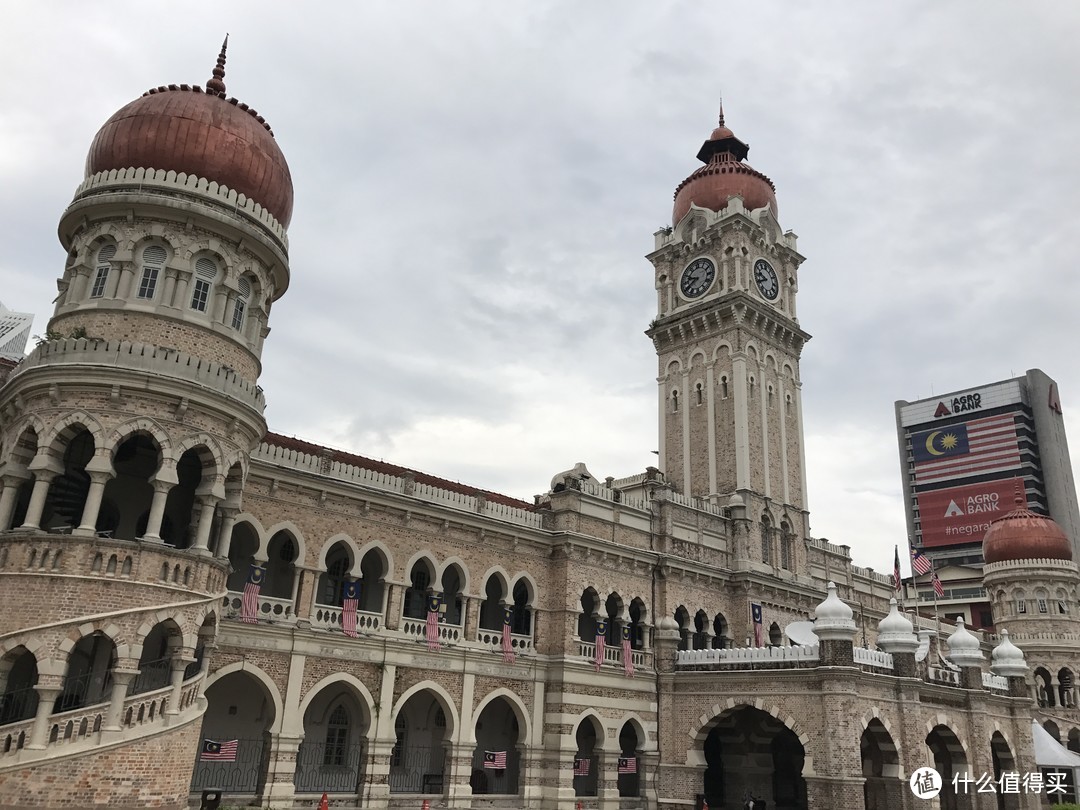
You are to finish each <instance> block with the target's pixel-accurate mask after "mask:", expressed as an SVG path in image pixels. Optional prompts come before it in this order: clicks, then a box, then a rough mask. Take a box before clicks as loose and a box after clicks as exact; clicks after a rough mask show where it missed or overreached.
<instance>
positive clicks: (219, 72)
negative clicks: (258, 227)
mask: <svg viewBox="0 0 1080 810" xmlns="http://www.w3.org/2000/svg"><path fill="white" fill-rule="evenodd" d="M228 42H229V40H228V37H226V38H225V43H224V44H223V45H222V46H221V53H220V55H219V56H218V59H217V65H216V67H215V68H214V70H213V75H212V77H211V78H210V80H209V81H208V82H207V83H206V89H205V90H203V89H202V88H201V87H199V86H198V85H194V86H188V85H186V84H181V85H175V84H170V85H168V86H163V87H157V88H154V89H152V90H149V91H147V92H146V93H143V95H142V96H141V97H140V98H137V99H135V100H134V101H132V102H131V103H130V104H128V105H127V106H125V107H122V108H121V109H120V110H118V111H117V112H116V113H115V114H114V115H113V116H112V117H111V118H110V119H109V120H108V121H106V122H105V124H104V125H103V126H102V127H101V129H100V130H99V131H98V133H97V135H96V136H95V137H94V141H93V143H92V144H91V145H90V152H89V154H87V156H86V176H87V177H90V176H92V175H94V174H96V173H98V172H101V171H106V170H109V169H127V168H144V169H164V170H165V171H175V172H177V173H180V172H184V173H186V174H188V175H194V176H196V177H201V178H206V179H207V180H210V181H213V182H216V183H218V184H219V185H223V186H227V187H229V188H230V189H232V190H234V191H236V192H237V193H238V194H244V195H246V196H247V197H249V198H250V199H252V200H254V201H255V202H257V203H259V204H260V205H261V206H262V207H263V208H265V209H266V210H267V211H269V212H270V213H271V214H273V216H274V217H275V218H276V219H277V220H278V222H280V223H281V225H282V226H283V227H288V225H289V220H290V219H291V217H292V207H293V187H292V176H291V175H290V174H289V165H288V164H287V163H286V162H285V156H284V155H283V154H282V153H281V149H280V148H279V147H278V145H277V141H275V140H274V133H273V131H272V130H271V129H270V126H269V125H268V124H267V123H266V121H264V120H263V118H262V116H261V115H259V114H258V113H256V112H255V110H253V109H251V108H250V107H248V105H246V104H244V103H242V102H240V101H238V100H237V99H235V98H228V97H226V95H225V81H224V79H225V50H226V47H227V45H228Z"/></svg>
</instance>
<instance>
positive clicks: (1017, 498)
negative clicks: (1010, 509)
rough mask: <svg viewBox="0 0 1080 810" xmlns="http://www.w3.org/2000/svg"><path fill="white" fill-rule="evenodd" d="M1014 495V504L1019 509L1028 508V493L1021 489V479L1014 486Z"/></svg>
mask: <svg viewBox="0 0 1080 810" xmlns="http://www.w3.org/2000/svg"><path fill="white" fill-rule="evenodd" d="M1013 493H1014V494H1013V503H1015V504H1016V507H1017V508H1018V509H1019V508H1020V507H1023V506H1027V493H1026V492H1024V490H1023V488H1022V487H1021V485H1020V479H1019V478H1018V479H1016V484H1015V485H1014V486H1013Z"/></svg>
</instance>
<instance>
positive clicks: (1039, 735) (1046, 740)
mask: <svg viewBox="0 0 1080 810" xmlns="http://www.w3.org/2000/svg"><path fill="white" fill-rule="evenodd" d="M1031 736H1032V738H1033V739H1034V742H1035V764H1036V765H1038V766H1039V767H1040V768H1080V754H1076V753H1073V752H1072V751H1070V750H1069V749H1068V748H1066V747H1065V746H1064V745H1062V744H1061V743H1059V742H1058V741H1057V740H1055V739H1054V737H1053V735H1052V734H1051V733H1050V732H1049V731H1047V730H1046V729H1045V728H1043V727H1042V726H1041V725H1039V721H1038V720H1032V721H1031Z"/></svg>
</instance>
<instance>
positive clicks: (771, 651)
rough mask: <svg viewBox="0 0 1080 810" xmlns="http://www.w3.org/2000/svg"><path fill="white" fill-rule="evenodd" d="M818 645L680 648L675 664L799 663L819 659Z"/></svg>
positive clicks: (748, 664) (690, 665) (681, 665)
mask: <svg viewBox="0 0 1080 810" xmlns="http://www.w3.org/2000/svg"><path fill="white" fill-rule="evenodd" d="M819 657H820V655H819V650H818V647H816V646H813V647H811V646H807V645H800V646H795V647H732V648H730V649H724V650H679V652H678V654H677V655H676V658H675V666H677V667H692V666H702V665H710V664H715V665H728V666H730V665H735V666H754V665H758V664H774V665H775V664H780V665H798V664H801V663H806V662H811V661H817V660H819Z"/></svg>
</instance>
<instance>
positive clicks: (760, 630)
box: [750, 602, 765, 647]
mask: <svg viewBox="0 0 1080 810" xmlns="http://www.w3.org/2000/svg"><path fill="white" fill-rule="evenodd" d="M750 621H751V622H752V623H753V625H754V646H755V647H764V646H765V614H764V612H763V611H762V610H761V605H759V604H758V603H757V602H751V603H750Z"/></svg>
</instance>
